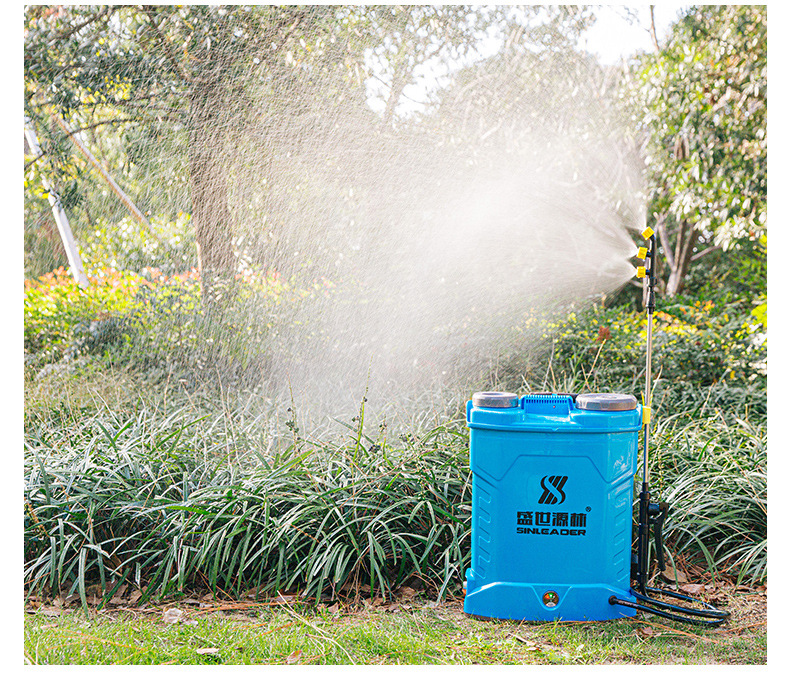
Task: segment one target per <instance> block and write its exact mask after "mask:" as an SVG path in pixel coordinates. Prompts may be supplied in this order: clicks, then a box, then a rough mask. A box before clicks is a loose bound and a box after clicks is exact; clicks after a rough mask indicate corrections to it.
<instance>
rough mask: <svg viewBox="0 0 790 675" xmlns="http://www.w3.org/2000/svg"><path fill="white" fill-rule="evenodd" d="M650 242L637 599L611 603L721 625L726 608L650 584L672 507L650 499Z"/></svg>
mask: <svg viewBox="0 0 790 675" xmlns="http://www.w3.org/2000/svg"><path fill="white" fill-rule="evenodd" d="M642 236H643V237H644V238H645V241H646V242H647V246H646V247H640V248H639V250H638V251H637V253H636V257H637V258H639V259H640V260H644V261H645V264H644V265H643V266H641V267H637V269H636V276H637V277H638V278H640V279H644V280H645V300H646V302H645V309H646V310H647V345H646V350H647V352H646V356H645V394H644V401H643V405H642V433H643V446H642V453H643V454H642V489H641V491H640V493H639V523H638V529H637V562H636V567H635V570H634V574H633V578H632V582H633V585H632V587H631V594H632V595H633V596H634V598H635V599H636V600H637V602H631V601H628V600H622V599H620V598H617V597H616V596H614V595H613V596H611V597H610V598H609V602H610V603H611V604H614V605H623V606H625V607H631V608H634V609H640V610H642V611H644V612H649V613H651V614H655V615H657V616H661V617H664V618H666V619H672V620H673V621H681V622H684V623H691V624H697V625H703V626H718V625H720V624H722V623H723V622H724V621H725V620H726V619H727V618H728V617H729V615H730V613H729V612H728V611H726V610H722V609H717V608H716V607H714V606H713V605H710V604H708V603H706V602H703V601H702V600H699V599H697V598H692V597H690V596H688V595H685V594H683V593H678V592H676V591H672V590H669V589H666V588H654V587H650V586H648V585H647V581H648V569H647V559H648V549H649V547H650V528H651V526H652V528H653V535H654V537H655V545H656V559H657V562H658V567H659V569H661V571H664V570H665V569H666V565H665V562H664V540H663V534H662V528H663V526H664V519H665V518H666V515H667V511H668V509H669V506H668V505H667V503H666V502H660V503H652V502H651V501H650V485H649V479H650V474H649V468H648V450H649V447H650V417H651V415H650V412H651V399H652V389H653V372H652V367H653V364H652V352H653V312H654V311H655V308H656V293H655V290H656V235H655V232H654V231H653V229H652V228H650V227H648V228H647V229H645V231H644V232H642ZM655 596H664V597H669V598H671V599H673V600H681V601H683V602H684V603H686V604H684V605H679V604H674V603H670V602H665V601H663V600H659V599H657V598H656V597H655Z"/></svg>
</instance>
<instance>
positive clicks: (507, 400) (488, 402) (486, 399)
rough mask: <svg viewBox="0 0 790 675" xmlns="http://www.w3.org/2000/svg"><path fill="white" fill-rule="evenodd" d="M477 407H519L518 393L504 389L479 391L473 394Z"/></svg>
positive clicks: (473, 403) (474, 404)
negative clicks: (504, 390)
mask: <svg viewBox="0 0 790 675" xmlns="http://www.w3.org/2000/svg"><path fill="white" fill-rule="evenodd" d="M472 405H473V406H475V407H476V408H517V407H518V394H509V393H507V392H503V391H478V392H477V393H476V394H474V395H473V396H472Z"/></svg>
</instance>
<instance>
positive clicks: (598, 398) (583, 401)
mask: <svg viewBox="0 0 790 675" xmlns="http://www.w3.org/2000/svg"><path fill="white" fill-rule="evenodd" d="M576 407H577V408H579V409H580V410H600V411H602V412H617V411H619V410H635V409H636V398H635V397H633V396H631V394H579V395H578V396H577V397H576Z"/></svg>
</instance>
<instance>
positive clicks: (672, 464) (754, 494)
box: [651, 411, 768, 584]
mask: <svg viewBox="0 0 790 675" xmlns="http://www.w3.org/2000/svg"><path fill="white" fill-rule="evenodd" d="M728 417H729V418H730V420H731V421H729V422H725V421H724V420H723V417H722V416H721V415H719V416H716V417H712V418H711V417H710V416H705V417H700V416H699V413H698V412H697V411H693V412H690V413H685V414H677V415H673V416H671V417H665V418H663V419H660V420H659V421H658V424H657V425H656V428H655V430H654V436H653V441H654V449H653V456H652V458H651V459H652V461H651V465H652V468H651V476H653V481H654V483H655V487H656V488H658V489H659V490H660V493H661V499H662V500H665V501H667V502H669V504H671V506H672V508H671V510H670V512H669V516H668V520H667V524H666V532H667V534H668V545H669V548H670V550H671V551H672V552H673V553H674V555H681V556H691V557H692V558H696V559H697V560H698V561H699V562H700V563H702V565H703V566H704V567H707V568H708V569H709V571H710V572H711V574H713V575H714V576H716V575H720V574H732V575H733V576H735V577H736V578H737V582H738V583H739V584H740V583H741V582H742V581H745V582H746V583H750V584H754V583H757V582H761V581H763V580H764V579H765V578H766V575H767V568H766V566H767V562H768V466H767V460H768V453H767V442H768V439H767V430H766V426H765V424H763V423H760V421H759V420H757V421H752V420H749V419H746V418H743V417H734V418H733V417H732V416H728Z"/></svg>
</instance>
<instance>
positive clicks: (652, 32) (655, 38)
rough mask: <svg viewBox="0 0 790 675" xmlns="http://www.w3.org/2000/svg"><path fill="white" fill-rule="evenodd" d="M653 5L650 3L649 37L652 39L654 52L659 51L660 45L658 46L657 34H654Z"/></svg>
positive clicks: (654, 16)
mask: <svg viewBox="0 0 790 675" xmlns="http://www.w3.org/2000/svg"><path fill="white" fill-rule="evenodd" d="M655 9H656V6H655V5H650V38H651V39H652V40H653V47H655V49H656V54H660V53H661V47H659V46H658V36H657V35H656V14H655Z"/></svg>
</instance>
